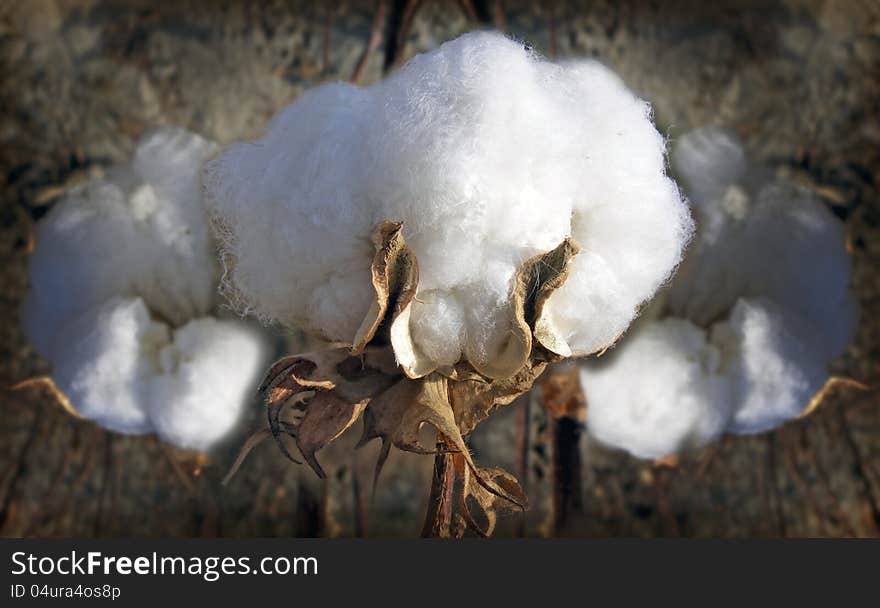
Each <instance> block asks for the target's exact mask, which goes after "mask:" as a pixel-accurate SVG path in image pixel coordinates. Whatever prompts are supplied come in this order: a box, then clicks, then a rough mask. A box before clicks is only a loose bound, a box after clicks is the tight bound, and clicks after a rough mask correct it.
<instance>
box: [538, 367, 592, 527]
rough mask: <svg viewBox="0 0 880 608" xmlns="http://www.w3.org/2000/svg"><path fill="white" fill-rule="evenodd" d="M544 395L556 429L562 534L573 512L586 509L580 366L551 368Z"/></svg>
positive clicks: (557, 513)
mask: <svg viewBox="0 0 880 608" xmlns="http://www.w3.org/2000/svg"><path fill="white" fill-rule="evenodd" d="M541 396H542V398H543V400H544V408H545V409H546V410H547V414H548V417H549V418H550V425H551V429H552V437H553V444H552V454H553V456H552V461H553V515H554V522H555V528H556V532H557V534H559V533H564V532H565V530H566V529H567V527H568V525H569V524H570V523H571V516H572V515H579V514H582V513H583V511H584V503H583V488H582V481H581V476H582V465H581V454H580V438H581V434H582V430H583V421H584V416H585V413H586V402H585V400H584V395H583V391H582V390H581V386H580V380H579V378H578V372H577V369H576V368H565V367H560V368H556V369H552V370H550V373H548V374H546V375H545V376H544V379H543V380H542V381H541Z"/></svg>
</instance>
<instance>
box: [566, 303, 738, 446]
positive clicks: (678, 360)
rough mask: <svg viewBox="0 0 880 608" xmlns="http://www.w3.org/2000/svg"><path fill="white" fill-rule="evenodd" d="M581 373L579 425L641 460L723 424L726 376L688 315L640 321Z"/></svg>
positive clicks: (711, 433) (699, 439)
mask: <svg viewBox="0 0 880 608" xmlns="http://www.w3.org/2000/svg"><path fill="white" fill-rule="evenodd" d="M634 331H635V333H634V335H633V336H631V337H630V336H628V337H627V340H626V342H625V346H622V347H621V348H618V349H615V351H613V352H612V353H611V354H609V355H606V356H605V357H602V358H601V359H599V360H597V361H596V362H595V363H594V364H592V365H590V366H589V367H588V368H587V369H586V371H584V373H583V376H584V382H583V384H584V390H585V394H586V397H587V401H588V403H589V406H588V407H587V427H588V428H589V429H590V432H591V433H592V434H593V435H595V436H596V437H598V438H599V439H601V440H602V441H603V442H605V443H608V444H610V445H614V446H621V447H626V448H627V449H629V450H630V451H631V452H632V453H633V454H634V455H636V456H638V457H641V458H659V457H662V456H666V455H668V454H671V453H673V452H676V451H678V450H679V449H681V448H683V447H688V446H698V445H702V444H704V443H706V442H708V441H710V440H711V439H713V438H715V437H717V436H718V434H719V433H721V432H722V431H723V430H724V427H725V425H726V424H727V422H728V419H729V416H730V412H729V408H730V398H729V392H730V390H729V389H730V379H729V378H728V377H726V376H724V375H722V374H721V373H719V370H718V367H719V365H720V363H721V355H720V353H719V350H718V348H717V347H715V346H714V345H712V344H710V343H709V342H708V341H707V339H706V334H705V332H704V331H703V330H702V329H700V328H699V327H696V326H695V325H693V324H692V323H690V322H689V321H685V320H682V319H666V320H663V321H657V322H653V323H648V324H645V325H644V327H641V328H637V329H636V330H634Z"/></svg>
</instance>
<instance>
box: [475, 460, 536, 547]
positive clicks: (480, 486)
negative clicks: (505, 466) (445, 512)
mask: <svg viewBox="0 0 880 608" xmlns="http://www.w3.org/2000/svg"><path fill="white" fill-rule="evenodd" d="M462 477H463V479H464V482H463V491H462V492H461V494H460V499H459V500H460V504H459V512H460V513H461V514H462V516H463V517H464V520H465V522H466V523H467V525H468V527H469V528H470V529H471V530H473V531H474V532H476V533H477V534H480V535H481V536H491V535H492V532H494V531H495V525H496V524H497V523H498V516H499V515H504V514H507V513H512V512H515V511H516V507H517V506H520V505H521V506H522V507H525V505H526V504H527V502H528V499H527V498H526V495H525V492H523V489H522V487H521V486H520V485H519V482H518V481H517V480H516V478H515V477H514V476H513V475H511V474H510V473H508V472H507V471H504V470H502V469H498V468H478V469H476V470H475V471H474V472H473V473H472V472H471V471H470V470H469V469H467V468H465V469H464V471H463V472H462ZM481 480H482V481H481ZM484 482H488V483H490V484H491V485H492V486H494V487H497V488H502V489H503V490H504V496H503V497H502V496H501V495H499V494H497V493H495V492H491V491H489V490H487V489H486V487H485V483H484ZM507 497H513V500H511V499H509V498H507Z"/></svg>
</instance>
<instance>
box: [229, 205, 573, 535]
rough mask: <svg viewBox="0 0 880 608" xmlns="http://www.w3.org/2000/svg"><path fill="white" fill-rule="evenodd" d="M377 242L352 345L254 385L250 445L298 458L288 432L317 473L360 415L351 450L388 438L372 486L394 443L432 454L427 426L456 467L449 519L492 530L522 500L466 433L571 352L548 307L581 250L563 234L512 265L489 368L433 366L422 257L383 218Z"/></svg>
mask: <svg viewBox="0 0 880 608" xmlns="http://www.w3.org/2000/svg"><path fill="white" fill-rule="evenodd" d="M373 242H374V244H375V247H376V253H375V255H374V258H373V263H372V268H371V274H372V282H373V288H374V291H375V299H374V301H373V302H372V304H371V307H370V310H369V312H368V314H367V315H366V316H365V318H364V320H363V322H362V323H361V326H360V328H359V329H358V331H357V333H356V335H355V338H354V340H353V341H352V344H351V345H349V346H345V347H340V348H333V349H329V350H327V351H321V352H313V353H307V354H304V355H294V356H290V357H285V358H283V359H281V360H279V361H277V362H276V363H274V364H273V365H272V367H271V368H270V369H269V372H268V373H267V375H266V378H265V379H264V381H263V382H262V383H261V385H260V392H261V393H262V395H263V397H264V399H265V403H266V406H267V416H268V421H269V428H268V429H267V431H265V432H263V433H260V434H258V435H255V436H254V437H253V438H252V439H253V441H249V442H248V446H247V447H248V448H252V447H253V445H255V444H256V443H257V442H259V441H261V440H262V439H264V438H265V437H267V436H269V435H271V436H274V437H275V439H276V441H278V443H279V445H280V447H281V449H282V450H283V451H284V453H285V454H286V455H287V456H288V457H289V458H291V459H293V456H292V455H291V454H290V452H289V451H288V449H287V446H286V444H285V442H284V441H282V439H283V437H284V436H290V437H292V438H293V439H294V441H295V442H296V445H297V448H298V449H299V451H300V453H301V454H302V455H303V458H304V459H305V461H306V462H307V463H308V464H309V465H310V466H311V467H312V469H314V470H315V472H316V473H317V474H318V475H319V476H321V477H323V470H322V468H321V465H320V463H319V462H318V461H317V458H316V456H315V454H316V453H317V452H318V451H319V450H320V449H321V448H323V447H324V446H325V445H327V444H328V443H329V442H331V441H333V440H334V439H336V438H337V437H339V436H340V435H341V434H342V433H343V432H345V430H347V429H348V428H350V427H351V426H352V425H353V424H354V423H355V422H356V421H357V419H358V418H361V417H362V418H363V420H364V428H363V433H362V436H361V439H360V442H359V443H358V446H361V445H363V444H365V443H367V442H369V441H370V440H372V439H377V438H378V439H381V441H382V444H383V445H382V449H381V451H380V455H379V459H378V461H377V464H376V471H375V475H374V484H375V480H376V479H378V476H379V474H380V472H381V469H382V465H383V464H384V462H385V460H386V459H387V457H388V454H389V451H390V449H391V447H392V446H394V447H397V448H399V449H401V450H405V451H409V452H415V453H420V454H432V453H436V452H437V449H435V448H433V447H431V448H429V447H426V446H424V445H423V444H422V443H421V442H420V440H419V435H420V432H421V430H422V428H423V427H424V425H425V424H428V425H430V426H432V427H433V428H434V429H435V430H436V431H437V434H438V437H440V438H442V445H443V448H442V450H444V453H443V454H440V455H438V457H442V458H449V459H450V462H451V463H454V464H455V466H456V467H457V468H458V469H461V471H460V474H459V478H460V480H462V484H463V485H462V486H461V488H460V492H459V494H460V501H461V504H460V505H459V507H460V509H461V514H460V515H459V517H458V519H457V520H456V521H458V522H459V523H467V525H468V526H470V527H471V528H473V529H474V530H475V531H476V532H477V533H478V534H490V533H491V531H492V530H493V529H494V527H495V522H496V519H497V514H498V513H501V512H503V511H506V510H510V509H522V508H524V507H525V502H526V499H525V495H524V494H523V492H522V488H520V486H519V484H518V483H517V482H516V480H515V479H514V478H513V477H512V476H511V475H509V474H508V473H505V472H503V471H501V470H499V469H484V468H481V467H478V466H477V465H476V464H475V463H474V461H473V459H472V457H471V455H470V452H469V451H468V448H467V445H466V443H465V440H464V437H465V435H467V433H469V432H470V431H471V430H473V428H474V427H475V426H476V425H477V424H478V423H479V422H480V421H482V420H483V419H485V418H486V417H487V416H489V414H490V413H491V412H492V411H493V410H494V409H495V408H497V407H499V406H501V405H505V404H508V403H510V402H511V401H513V400H514V399H515V398H516V397H517V396H519V395H521V394H522V393H524V392H526V391H528V390H529V389H530V388H531V387H532V385H533V384H534V382H535V379H536V378H537V377H538V376H539V375H540V374H541V373H542V372H543V371H544V369H545V368H546V366H547V364H548V363H549V362H551V361H555V360H557V359H559V358H561V357H563V356H565V353H566V352H568V351H566V348H567V345H566V344H565V341H564V340H563V339H562V338H561V337H560V336H559V335H558V333H557V332H555V329H554V327H553V325H552V323H550V322H549V320H547V319H545V315H544V314H543V312H544V304H545V303H546V301H547V299H548V298H549V297H550V296H551V295H552V293H553V292H554V291H555V290H556V289H558V288H559V287H560V286H561V285H562V284H563V282H564V281H565V278H566V276H567V274H568V264H569V261H570V260H571V258H572V257H573V256H574V255H575V254H576V253H577V246H576V245H575V244H574V243H573V242H572V241H571V240H570V239H566V240H565V241H564V242H563V243H561V244H560V245H559V246H558V247H557V248H555V249H554V250H553V251H550V252H548V253H545V254H542V255H537V256H534V257H532V258H530V259H529V260H527V261H526V262H525V263H524V264H523V266H522V267H521V268H520V269H519V270H518V272H517V273H516V277H515V281H514V287H513V292H512V301H513V304H512V307H511V311H512V312H511V314H512V316H513V318H514V319H513V323H512V325H513V330H512V332H511V333H510V336H509V339H508V341H507V343H506V344H505V345H504V347H503V349H502V352H501V353H500V354H499V356H498V357H496V358H495V359H494V360H493V361H492V362H491V363H490V364H483V365H480V364H479V363H474V362H473V360H471V361H470V362H468V361H462V362H460V363H459V364H457V365H455V366H453V367H444V368H442V369H438V368H437V366H436V365H435V364H434V363H433V362H432V361H431V360H430V359H429V358H427V357H425V356H424V355H423V354H422V353H421V352H420V351H419V349H418V347H417V346H416V345H415V343H414V341H413V339H412V335H411V333H410V315H411V311H412V304H413V302H414V300H415V297H416V294H417V290H418V263H417V260H416V257H415V254H414V253H413V251H412V250H411V249H410V248H409V247H408V246H407V244H406V242H405V240H404V238H403V234H402V226H401V224H400V223H399V222H390V221H385V222H382V223H381V224H380V225H379V226H378V227H377V228H376V230H375V232H374V234H373ZM240 460H241V458H240V459H239V461H237V463H240Z"/></svg>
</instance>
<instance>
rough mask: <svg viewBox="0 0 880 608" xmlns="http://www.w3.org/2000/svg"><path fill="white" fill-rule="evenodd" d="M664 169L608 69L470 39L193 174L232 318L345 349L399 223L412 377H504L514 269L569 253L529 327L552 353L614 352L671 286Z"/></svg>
mask: <svg viewBox="0 0 880 608" xmlns="http://www.w3.org/2000/svg"><path fill="white" fill-rule="evenodd" d="M664 169H665V141H664V139H663V137H662V136H661V135H660V134H659V133H658V132H657V131H656V129H655V128H654V125H653V124H652V123H651V120H650V107H649V106H648V104H646V103H645V102H643V101H642V100H640V99H638V98H636V97H635V96H634V95H633V94H632V93H631V92H630V91H629V90H628V89H627V88H626V87H625V86H624V85H623V83H622V82H621V81H620V80H619V78H618V77H617V76H615V75H614V74H613V73H612V72H611V71H609V70H608V69H607V68H605V67H603V66H601V65H600V64H598V63H596V62H592V61H581V62H572V63H564V64H557V63H553V62H550V61H547V60H544V59H542V58H541V57H538V56H537V55H535V54H534V53H533V52H530V51H528V50H525V49H524V48H523V46H522V45H521V44H520V43H517V42H515V41H513V40H510V39H508V38H505V37H504V36H502V35H500V34H494V33H486V32H479V33H472V34H467V35H465V36H462V37H460V38H458V39H456V40H454V41H451V42H448V43H446V44H444V45H442V46H441V47H439V48H438V49H436V50H434V51H431V52H429V53H425V54H423V55H419V56H416V57H414V58H413V59H411V60H410V61H409V62H408V63H407V64H406V65H405V66H403V67H402V68H401V69H400V70H398V71H397V72H395V73H394V74H392V75H391V76H390V77H388V78H387V79H385V80H383V81H381V82H379V83H377V84H375V85H373V86H371V87H368V88H359V87H356V86H352V85H348V84H343V83H334V84H328V85H324V86H320V87H317V88H315V89H312V90H310V91H307V92H306V93H305V94H304V95H303V96H302V97H301V98H300V99H299V100H298V101H296V102H295V103H294V104H292V105H291V106H289V107H287V108H285V109H284V110H282V111H281V112H279V114H278V115H277V116H276V117H275V118H274V119H273V120H272V122H271V124H270V125H269V126H268V128H267V130H266V132H265V134H264V135H263V137H262V138H260V139H259V140H258V141H256V142H253V143H242V144H236V145H234V146H232V147H230V148H228V149H227V150H225V151H224V152H223V153H222V154H221V155H220V156H219V157H218V158H216V159H214V160H212V161H210V162H209V163H207V165H206V170H205V189H206V195H207V200H208V202H209V205H210V207H211V209H212V211H213V213H214V218H215V221H216V223H217V225H218V226H219V230H218V232H220V234H221V235H223V242H224V246H225V253H226V254H227V256H226V259H227V261H228V264H229V266H228V268H227V270H228V272H227V274H226V278H227V282H226V289H227V292H228V293H229V295H230V298H231V299H232V301H233V302H235V303H236V304H237V305H238V307H239V308H240V309H241V310H245V311H252V312H254V313H255V314H256V315H258V316H260V317H261V318H263V319H267V320H274V321H277V322H280V323H282V324H284V325H289V326H292V327H296V328H300V329H303V330H305V331H307V332H310V333H312V334H315V335H318V336H320V337H322V338H324V339H326V340H328V341H331V342H340V343H344V344H353V343H355V342H357V341H358V339H356V336H357V334H358V333H359V330H360V329H363V328H362V327H361V323H362V321H363V319H364V316H365V315H366V313H367V312H368V310H370V307H371V306H372V305H373V300H374V289H373V284H372V283H374V278H372V280H371V275H370V272H371V270H370V268H371V263H372V259H373V255H374V253H373V252H374V247H373V246H372V245H373V244H372V243H371V240H370V239H371V236H372V235H373V231H374V229H375V227H376V226H378V225H379V224H380V223H382V222H385V221H390V222H395V223H400V224H402V226H403V234H404V235H405V238H406V242H407V244H408V246H409V247H410V248H411V249H412V252H413V254H414V256H415V258H416V259H417V260H418V266H419V282H418V294H417V295H416V297H415V300H414V304H413V306H412V307H411V309H410V310H409V313H408V314H409V321H408V324H409V334H410V336H409V337H410V339H411V342H412V344H411V345H412V348H413V352H412V353H407V357H408V358H409V359H411V360H412V362H414V363H412V365H415V367H413V368H412V371H413V373H415V374H416V375H424V374H427V373H429V372H430V371H433V370H437V369H441V368H448V367H450V366H453V365H454V364H456V363H458V362H459V361H467V362H469V363H470V364H472V365H473V366H474V367H475V368H477V369H479V370H482V371H483V372H484V373H486V375H489V376H492V377H504V376H509V375H511V374H513V373H515V372H516V371H517V369H518V368H519V367H520V366H521V364H522V361H523V359H524V356H523V350H524V349H523V348H522V346H519V347H517V348H513V347H512V345H511V339H510V335H511V333H517V332H518V331H519V330H518V329H517V328H516V327H514V326H513V325H512V323H513V320H514V317H515V315H514V313H513V308H514V307H515V303H514V301H513V294H514V293H515V289H514V276H515V275H516V272H517V270H518V269H519V268H520V267H521V266H522V265H523V264H524V263H525V262H526V260H528V259H530V258H532V257H534V256H536V255H539V254H544V253H547V252H549V251H551V250H553V249H555V248H556V247H557V246H558V245H559V244H560V243H562V242H563V241H565V240H566V239H570V240H571V242H572V244H573V245H575V246H577V247H579V248H580V253H579V254H577V255H576V256H574V258H573V260H572V264H571V267H570V269H569V273H568V278H567V280H566V281H565V283H564V284H563V285H560V286H559V289H557V290H556V291H555V292H554V295H553V296H552V297H551V298H550V299H549V300H548V302H547V305H546V310H545V314H544V316H543V321H542V331H543V332H544V333H545V334H546V335H549V334H550V333H552V334H553V340H552V341H553V346H552V348H553V349H554V351H555V352H557V353H558V354H560V355H563V356H569V355H578V354H588V353H591V352H595V351H598V350H601V349H602V348H604V347H606V346H608V345H609V344H610V343H611V342H613V340H614V339H615V338H616V337H617V336H619V335H620V334H621V333H622V332H623V331H624V330H625V329H626V327H627V326H628V325H629V323H630V322H631V321H632V319H633V318H634V317H635V315H636V310H637V307H638V306H639V305H640V304H641V303H643V302H644V301H645V300H647V299H649V298H650V297H651V296H652V295H653V293H654V292H655V290H656V289H657V288H658V287H659V286H660V285H661V284H662V283H663V282H664V281H665V280H666V279H667V278H668V277H669V275H670V273H671V272H672V271H673V269H674V268H675V266H676V264H677V263H678V261H679V259H680V256H681V252H682V249H683V247H684V245H685V243H686V241H687V239H688V237H689V235H690V231H691V220H690V216H689V213H688V209H687V206H686V204H685V203H684V201H682V199H681V197H680V196H679V193H678V190H677V188H676V186H675V184H674V182H673V181H672V180H670V179H669V178H668V177H667V176H666V175H665V171H664ZM374 312H375V311H374ZM514 351H515V352H514ZM415 362H417V364H416V363H415ZM416 370H417V371H416Z"/></svg>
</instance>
